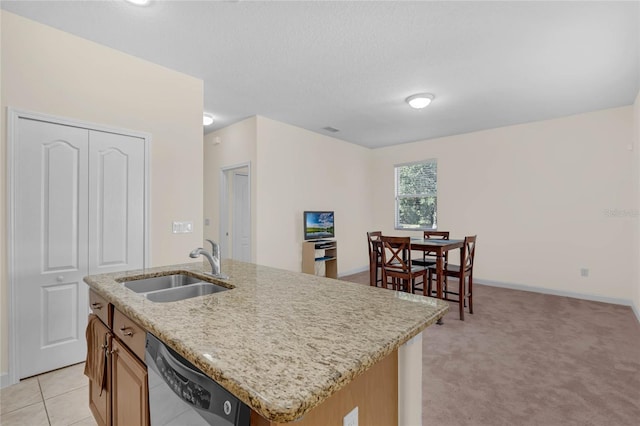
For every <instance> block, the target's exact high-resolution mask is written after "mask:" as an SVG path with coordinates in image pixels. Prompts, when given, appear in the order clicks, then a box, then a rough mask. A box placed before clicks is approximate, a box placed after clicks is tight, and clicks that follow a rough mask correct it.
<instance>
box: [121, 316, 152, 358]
mask: <svg viewBox="0 0 640 426" xmlns="http://www.w3.org/2000/svg"><path fill="white" fill-rule="evenodd" d="M113 334H114V335H115V336H116V337H117V338H118V339H120V341H121V342H122V343H124V344H125V345H127V347H128V348H129V349H131V351H132V352H133V353H134V354H135V355H136V356H137V357H138V358H140V359H144V346H145V343H146V337H147V336H146V333H145V331H144V329H143V328H142V327H140V326H139V325H138V324H136V323H135V322H133V321H131V320H130V319H129V318H128V317H127V316H126V315H125V314H123V313H122V312H120V311H119V310H117V309H114V310H113Z"/></svg>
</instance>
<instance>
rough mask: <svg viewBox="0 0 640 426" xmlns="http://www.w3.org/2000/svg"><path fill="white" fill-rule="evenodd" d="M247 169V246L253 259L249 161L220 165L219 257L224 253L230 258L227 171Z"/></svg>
mask: <svg viewBox="0 0 640 426" xmlns="http://www.w3.org/2000/svg"><path fill="white" fill-rule="evenodd" d="M245 168H246V169H247V178H248V181H249V182H248V185H249V203H248V204H247V208H248V209H249V247H250V250H251V261H253V260H254V259H253V229H252V228H253V214H252V210H251V198H252V192H251V191H252V187H251V161H247V162H246V163H239V164H234V165H232V166H223V167H220V188H219V194H220V199H219V203H218V204H219V206H220V212H219V213H220V216H219V217H220V223H219V228H220V241H219V243H220V257H221V258H223V257H224V255H225V254H226V255H227V257H229V258H231V257H232V253H229V235H228V233H229V214H228V212H229V191H228V190H227V188H228V186H229V185H228V184H229V181H228V179H227V173H228V172H233V171H234V170H239V169H245Z"/></svg>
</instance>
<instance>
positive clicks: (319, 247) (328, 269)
mask: <svg viewBox="0 0 640 426" xmlns="http://www.w3.org/2000/svg"><path fill="white" fill-rule="evenodd" d="M323 265H324V274H322V269H323V268H322V266H323ZM302 272H304V273H305V274H311V275H321V276H325V277H327V278H338V243H337V242H336V241H335V240H314V241H305V242H303V243H302Z"/></svg>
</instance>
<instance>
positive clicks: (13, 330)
mask: <svg viewBox="0 0 640 426" xmlns="http://www.w3.org/2000/svg"><path fill="white" fill-rule="evenodd" d="M22 118H24V119H29V120H38V121H45V122H49V123H54V124H60V125H64V126H71V127H79V128H82V129H87V130H96V131H100V132H106V133H116V134H120V135H124V136H132V137H136V138H140V139H143V140H144V213H143V214H144V255H143V262H142V263H143V267H144V268H146V267H148V265H150V264H151V258H150V244H149V225H150V224H149V205H150V201H151V199H150V181H149V177H150V176H151V173H150V162H149V158H150V145H151V134H150V133H146V132H139V131H135V130H129V129H122V128H117V127H111V126H106V125H104V124H98V123H92V122H88V121H83V120H77V119H73V118H67V117H60V116H55V115H50V114H43V113H38V112H33V111H26V110H21V109H16V108H12V107H7V186H6V191H7V198H6V203H7V210H6V214H7V220H6V225H7V228H6V229H7V319H8V322H9V325H8V331H9V335H8V344H9V351H8V352H9V362H8V372H7V376H6V377H1V378H0V388H3V387H5V386H10V385H13V384H16V383H18V382H19V381H20V378H19V377H18V376H19V373H18V372H19V371H20V369H19V364H20V360H19V358H18V336H17V330H18V327H17V324H16V322H17V312H16V304H17V301H16V289H15V286H14V285H15V280H14V273H15V260H16V259H15V240H14V227H15V206H16V192H15V171H16V164H15V144H16V143H17V141H16V140H15V138H16V129H17V128H18V122H19V120H20V119H22ZM88 309H89V307H88V306H87V311H88Z"/></svg>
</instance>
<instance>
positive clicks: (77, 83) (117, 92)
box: [0, 11, 203, 372]
mask: <svg viewBox="0 0 640 426" xmlns="http://www.w3.org/2000/svg"><path fill="white" fill-rule="evenodd" d="M1 31H2V32H1V38H2V40H1V42H2V44H1V61H2V62H1V64H2V69H1V74H2V76H1V91H2V93H1V107H2V111H1V112H2V113H1V115H2V129H3V131H2V132H1V137H2V139H1V141H2V143H1V148H2V151H1V152H0V165H1V166H0V167H2V176H3V181H4V176H6V171H5V164H6V161H7V160H6V145H7V141H6V132H5V131H4V129H5V128H6V127H5V126H6V111H7V107H13V108H17V109H21V110H27V111H33V112H39V113H44V114H50V115H54V116H59V117H65V118H70V119H74V120H81V121H86V122H92V123H97V124H101V125H106V126H111V127H114V128H121V129H130V130H135V131H141V132H147V133H149V134H151V137H152V139H151V144H150V148H151V149H150V158H151V182H150V188H151V194H150V204H151V206H150V212H151V213H150V240H151V266H154V265H162V264H169V263H178V262H184V261H189V260H190V259H189V257H188V253H189V251H190V250H192V249H193V248H194V247H196V246H198V245H199V244H200V243H201V240H202V223H203V221H202V210H203V208H202V207H203V206H202V161H201V158H202V121H201V119H202V118H201V117H202V103H203V101H202V99H203V84H202V81H200V80H198V79H195V78H193V77H189V76H186V75H184V74H180V73H178V72H175V71H172V70H169V69H167V68H163V67H160V66H158V65H155V64H152V63H150V62H146V61H143V60H141V59H138V58H135V57H133V56H129V55H126V54H123V53H121V52H118V51H115V50H113V49H110V48H107V47H104V46H101V45H98V44H95V43H92V42H90V41H87V40H84V39H81V38H78V37H75V36H73V35H70V34H68V33H64V32H61V31H58V30H55V29H53V28H51V27H47V26H44V25H41V24H39V23H36V22H33V21H30V20H27V19H24V18H22V17H19V16H17V15H14V14H11V13H8V12H5V11H2V12H1ZM1 191H2V193H1V194H2V195H1V196H0V222H1V223H2V228H1V231H0V232H2V238H1V240H2V241H3V244H2V246H1V248H0V250H2V260H1V261H2V284H1V285H0V289H1V290H2V303H0V309H2V314H1V320H2V329H1V330H0V332H1V337H0V342H1V345H0V346H1V352H0V355H1V357H2V360H1V362H0V371H1V372H6V371H7V368H8V363H7V351H8V348H7V345H8V343H7V341H8V333H7V324H8V317H7V314H6V312H7V311H6V308H7V303H6V302H7V297H6V295H7V293H6V290H7V274H6V264H7V263H6V261H7V259H6V217H5V210H6V203H5V200H6V191H5V186H4V185H2V189H1ZM173 220H192V221H193V222H194V226H195V230H194V232H193V233H192V234H180V235H174V234H172V232H171V229H172V228H171V222H172V221H173Z"/></svg>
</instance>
